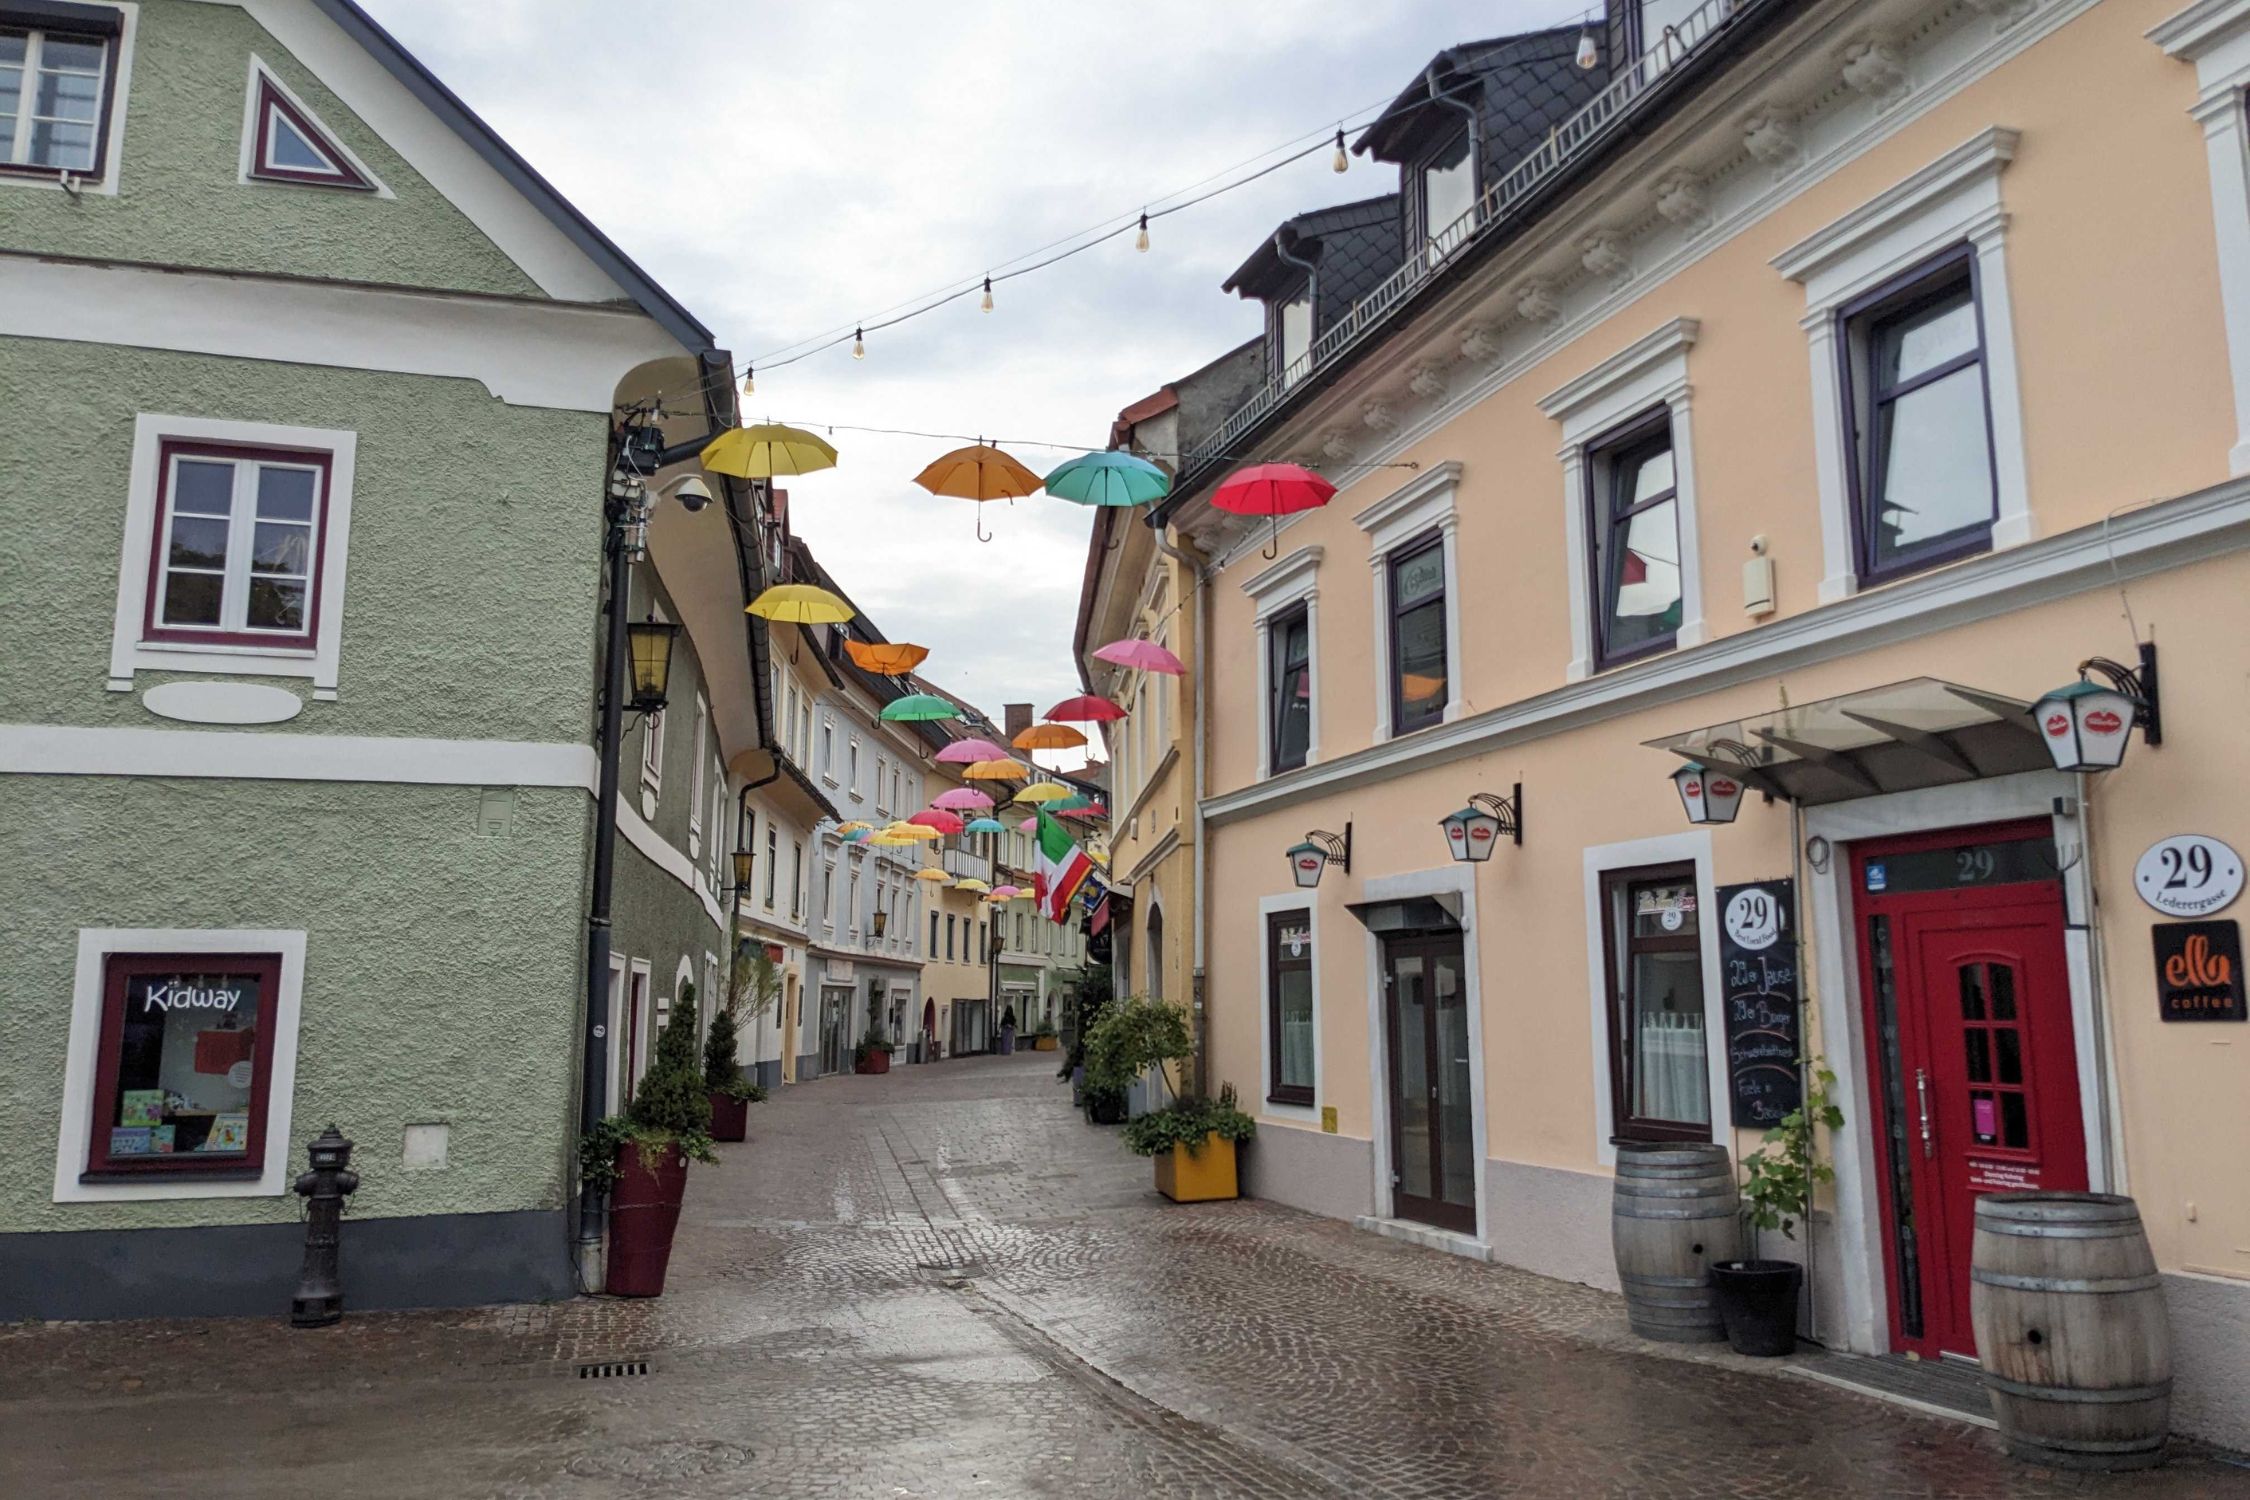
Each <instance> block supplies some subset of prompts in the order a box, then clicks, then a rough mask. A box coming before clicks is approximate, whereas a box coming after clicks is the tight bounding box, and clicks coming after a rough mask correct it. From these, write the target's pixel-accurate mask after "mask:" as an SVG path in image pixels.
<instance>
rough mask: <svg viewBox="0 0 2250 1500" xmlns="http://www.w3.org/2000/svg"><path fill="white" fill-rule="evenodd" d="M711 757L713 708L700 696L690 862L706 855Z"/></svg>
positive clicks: (691, 772) (691, 767)
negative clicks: (706, 792)
mask: <svg viewBox="0 0 2250 1500" xmlns="http://www.w3.org/2000/svg"><path fill="white" fill-rule="evenodd" d="M710 754H711V705H710V704H709V703H707V702H705V701H704V698H703V695H702V694H701V693H697V694H696V695H695V758H694V759H693V760H691V761H689V762H688V815H687V852H688V858H690V859H700V858H702V856H703V793H704V788H705V787H706V786H707V785H709V783H708V781H707V779H706V778H705V775H704V771H703V767H704V766H705V764H706V763H708V761H709V759H710ZM712 826H713V828H716V827H717V826H718V825H717V823H716V822H715V821H714V823H713V824H712ZM712 842H713V843H714V844H715V843H717V842H718V841H717V840H716V839H714V840H712Z"/></svg>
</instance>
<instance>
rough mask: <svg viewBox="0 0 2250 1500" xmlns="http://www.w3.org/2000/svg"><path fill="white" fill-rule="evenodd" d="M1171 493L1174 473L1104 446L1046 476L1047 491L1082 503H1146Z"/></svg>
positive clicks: (1145, 460)
mask: <svg viewBox="0 0 2250 1500" xmlns="http://www.w3.org/2000/svg"><path fill="white" fill-rule="evenodd" d="M1171 492H1172V479H1171V476H1170V475H1168V474H1166V473H1165V472H1164V471H1163V470H1162V469H1159V468H1158V467H1157V466H1156V465H1154V464H1152V463H1150V462H1149V461H1148V460H1147V459H1145V458H1135V457H1134V456H1133V455H1132V454H1130V453H1119V452H1117V451H1115V450H1114V449H1104V450H1102V451H1101V452H1099V453H1088V454H1086V455H1084V456H1083V457H1079V458H1074V459H1072V460H1071V461H1070V462H1069V463H1066V464H1064V465H1063V466H1062V467H1061V468H1059V469H1057V470H1055V472H1054V473H1052V474H1049V475H1048V476H1047V493H1048V494H1050V495H1053V496H1055V497H1056V498H1058V499H1062V500H1075V501H1077V502H1078V503H1079V504H1080V505H1146V504H1148V503H1149V502H1150V501H1151V500H1161V499H1163V498H1164V497H1165V496H1166V495H1168V494H1170V493H1171Z"/></svg>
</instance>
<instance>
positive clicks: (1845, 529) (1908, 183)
mask: <svg viewBox="0 0 2250 1500" xmlns="http://www.w3.org/2000/svg"><path fill="white" fill-rule="evenodd" d="M2017 140H2018V136H2017V133H2016V132H2015V131H2013V130H2007V129H2003V128H2001V127H1999V126H1994V127H1992V128H1991V129H1989V130H1985V131H1982V132H1980V133H1979V134H1977V135H1975V136H1973V137H1971V138H1970V139H1969V140H1967V141H1964V142H1963V143H1962V144H1961V145H1959V146H1956V147H1954V148H1953V149H1952V150H1951V151H1948V152H1946V153H1945V154H1944V155H1943V156H1941V157H1939V158H1938V159H1937V160H1936V161H1933V162H1931V163H1930V164H1929V165H1928V166H1926V167H1923V168H1922V169H1921V170H1920V171H1918V172H1915V173H1914V174H1913V175H1911V176H1909V177H1907V178H1906V179H1905V180H1904V181H1902V182H1899V183H1898V184H1896V185H1895V186H1892V187H1889V188H1886V189H1884V190H1883V191H1882V192H1880V193H1878V194H1876V195H1875V197H1873V198H1872V199H1870V200H1868V201H1867V202H1866V203H1864V204H1862V205H1860V206H1859V207H1858V208H1856V209H1853V210H1852V211H1851V212H1850V213H1848V214H1846V215H1844V216H1843V217H1842V218H1840V219H1838V220H1836V221H1835V222H1834V223H1832V224H1830V225H1828V226H1827V227H1826V228H1823V229H1820V230H1818V231H1816V232H1815V233H1813V234H1811V235H1809V236H1807V237H1806V238H1804V239H1802V240H1800V241H1798V242H1797V243H1796V244H1794V245H1792V246H1790V247H1789V248H1788V249H1786V250H1784V251H1782V252H1781V254H1779V255H1777V256H1775V257H1774V259H1773V262H1772V264H1773V267H1774V269H1775V270H1777V271H1779V272H1780V273H1781V274H1782V275H1783V276H1786V277H1787V278H1789V279H1790V280H1791V281H1794V282H1798V283H1799V284H1801V285H1802V286H1803V287H1804V289H1805V316H1804V319H1803V322H1802V324H1801V326H1802V327H1803V328H1804V330H1805V334H1806V339H1807V343H1808V346H1809V352H1810V357H1811V360H1812V394H1813V423H1814V426H1813V458H1814V469H1815V473H1816V475H1817V477H1818V480H1819V487H1820V521H1821V558H1822V571H1823V576H1822V578H1821V582H1820V599H1821V602H1822V603H1828V602H1830V601H1832V600H1836V599H1842V598H1846V597H1848V596H1850V595H1852V594H1854V593H1856V592H1858V591H1859V589H1860V588H1861V587H1862V586H1863V585H1864V583H1865V582H1866V580H1865V579H1863V577H1862V572H1863V570H1862V567H1861V555H1862V547H1861V537H1862V535H1863V533H1864V531H1865V530H1866V528H1865V527H1864V526H1862V524H1861V522H1860V520H1859V517H1858V507H1857V505H1856V504H1855V501H1854V497H1855V496H1856V495H1857V494H1858V493H1859V492H1860V488H1861V480H1860V479H1859V478H1857V477H1855V475H1856V474H1857V473H1858V471H1859V469H1860V466H1861V463H1862V455H1863V453H1864V451H1865V445H1864V444H1863V443H1862V442H1861V441H1860V440H1859V439H1858V438H1857V437H1856V436H1855V433H1856V432H1857V427H1856V425H1855V422H1854V415H1855V414H1854V412H1853V411H1852V410H1851V407H1852V403H1853V394H1852V389H1851V386H1850V385H1849V384H1848V380H1849V378H1850V372H1849V364H1850V361H1848V360H1847V359H1846V358H1845V357H1844V356H1845V347H1846V345H1847V342H1848V341H1850V340H1852V339H1854V337H1855V328H1856V324H1855V320H1854V319H1853V318H1852V317H1851V316H1850V312H1851V310H1852V309H1854V308H1855V307H1856V306H1858V305H1859V304H1862V303H1863V302H1865V301H1866V299H1867V298H1869V296H1870V295H1871V294H1878V293H1880V292H1881V291H1882V289H1884V288H1885V287H1886V286H1888V285H1890V284H1892V283H1896V282H1898V281H1899V280H1900V278H1902V277H1903V276H1905V275H1907V274H1908V273H1909V272H1913V271H1915V270H1916V268H1917V267H1921V266H1925V265H1927V264H1929V263H1931V262H1932V261H1933V260H1934V259H1935V258H1938V257H1941V256H1943V255H1944V254H1945V252H1947V251H1949V250H1952V249H1954V248H1956V247H1961V246H1966V247H1968V255H1969V260H1970V262H1971V265H1972V268H1973V274H1974V308H1975V314H1976V318H1977V321H1978V323H1979V325H1980V338H1979V341H1978V365H1979V367H1981V370H1982V374H1983V384H1984V397H1985V403H1986V413H1987V420H1988V422H1989V433H1990V443H1991V451H1990V458H1991V469H1992V483H1993V507H1992V521H1991V531H1990V540H1991V546H1992V547H1993V548H1995V549H1998V548H2002V547H2012V546H2016V545H2019V544H2021V543H2023V542H2027V541H2030V540H2031V538H2032V536H2033V534H2034V526H2033V520H2032V515H2031V499H2030V489H2029V485H2028V483H2027V481H2026V477H2025V465H2024V442H2023V398H2022V394H2021V389H2020V385H2019V381H2018V375H2017V366H2016V335H2015V317H2014V313H2013V311H2012V308H2011V304H2010V300H2009V295H2008V262H2007V255H2006V240H2007V226H2008V215H2007V210H2006V209H2005V208H2004V207H2003V205H2002V203H2001V198H2000V178H2001V174H2002V173H2003V172H2004V171H2005V170H2006V169H2007V166H2008V163H2009V162H2011V161H2013V160H2014V159H2015V154H2016V143H2017Z"/></svg>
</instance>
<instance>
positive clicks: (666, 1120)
mask: <svg viewBox="0 0 2250 1500" xmlns="http://www.w3.org/2000/svg"><path fill="white" fill-rule="evenodd" d="M686 1014H687V1015H693V1014H694V1008H693V1003H692V1001H690V1003H689V1004H688V1006H687V1010H686ZM691 1159H692V1160H695V1161H706V1162H707V1161H717V1160H718V1159H719V1158H718V1154H717V1153H716V1152H714V1151H713V1150H712V1149H711V1096H710V1093H709V1091H708V1090H707V1089H706V1088H705V1087H704V1082H703V1070H702V1069H701V1068H699V1067H697V1066H696V1057H695V1027H694V1025H693V1024H692V1023H691V1022H688V1021H686V1020H685V1019H684V1018H683V1019H681V1020H677V1021H675V1022H674V1023H673V1024H672V1025H670V1026H667V1027H665V1028H664V1031H663V1034H662V1035H660V1036H659V1037H658V1038H657V1040H656V1055H655V1056H654V1057H652V1058H650V1059H649V1064H648V1072H647V1073H646V1074H644V1075H643V1076H642V1078H641V1081H640V1086H639V1087H638V1088H636V1089H635V1090H634V1091H633V1102H632V1103H631V1104H629V1105H627V1106H626V1108H625V1113H624V1114H622V1115H611V1116H609V1117H607V1118H606V1119H604V1120H602V1121H601V1123H600V1124H598V1125H596V1126H595V1127H594V1128H593V1129H592V1130H590V1131H588V1132H587V1133H586V1134H585V1135H584V1136H582V1137H580V1138H579V1142H578V1172H579V1180H580V1183H581V1185H582V1188H583V1190H584V1191H587V1192H606V1193H608V1194H609V1262H608V1268H607V1272H606V1274H605V1276H604V1279H603V1286H604V1288H605V1289H606V1290H607V1291H609V1292H610V1293H611V1294H612V1295H613V1296H619V1297H655V1296H660V1295H662V1294H663V1291H664V1272H665V1269H666V1268H667V1267H668V1266H669V1265H670V1264H671V1261H672V1235H673V1232H674V1231H675V1230H677V1229H678V1228H679V1225H680V1199H681V1196H682V1194H683V1193H684V1192H685V1191H686V1188H687V1164H688V1162H689V1161H690V1160H691Z"/></svg>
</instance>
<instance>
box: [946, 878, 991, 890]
mask: <svg viewBox="0 0 2250 1500" xmlns="http://www.w3.org/2000/svg"><path fill="white" fill-rule="evenodd" d="M953 888H954V889H955V890H957V891H989V890H991V889H992V887H991V886H989V885H986V884H985V883H984V882H983V881H981V880H978V879H976V878H975V877H974V876H971V877H970V878H969V879H967V880H956V881H955V882H953Z"/></svg>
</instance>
